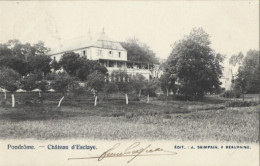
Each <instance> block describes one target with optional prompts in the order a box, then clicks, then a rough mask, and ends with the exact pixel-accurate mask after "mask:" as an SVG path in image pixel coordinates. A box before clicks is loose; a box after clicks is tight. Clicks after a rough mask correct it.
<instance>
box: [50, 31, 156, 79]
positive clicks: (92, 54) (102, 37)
mask: <svg viewBox="0 0 260 166" xmlns="http://www.w3.org/2000/svg"><path fill="white" fill-rule="evenodd" d="M66 52H75V53H78V54H79V55H80V56H85V57H86V58H87V59H89V60H97V61H98V62H99V63H100V64H101V65H103V66H105V67H106V68H107V70H108V74H109V75H110V74H111V73H112V72H113V71H114V70H125V71H126V72H127V73H128V74H129V75H135V74H137V73H139V74H142V75H143V76H144V77H145V78H146V79H148V80H149V79H150V78H154V77H158V75H160V73H158V72H159V70H158V69H157V68H158V67H157V68H156V67H155V66H156V65H155V64H151V63H148V62H140V61H129V60H127V51H126V50H125V49H124V48H123V47H122V46H121V44H120V43H119V42H118V41H115V40H113V39H111V38H109V37H107V36H106V34H105V32H104V30H103V32H102V33H100V34H98V35H97V37H93V36H92V35H91V34H90V33H89V34H88V36H87V37H80V38H76V39H74V40H70V41H67V42H66V43H63V44H61V45H60V46H59V47H57V48H55V49H53V50H51V51H50V52H49V53H48V54H49V55H50V56H51V57H52V58H53V59H56V60H57V61H59V60H60V58H61V57H62V55H63V54H64V53H66Z"/></svg>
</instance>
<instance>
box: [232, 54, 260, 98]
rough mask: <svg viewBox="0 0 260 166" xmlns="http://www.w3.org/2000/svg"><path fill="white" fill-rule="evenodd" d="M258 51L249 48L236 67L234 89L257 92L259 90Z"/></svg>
mask: <svg viewBox="0 0 260 166" xmlns="http://www.w3.org/2000/svg"><path fill="white" fill-rule="evenodd" d="M259 85H260V71H259V51H257V50H249V51H248V52H247V55H246V57H245V58H244V59H243V62H242V64H241V66H240V67H239V69H238V74H237V77H236V79H235V89H236V90H240V91H241V92H242V93H258V92H259V91H260V87H259Z"/></svg>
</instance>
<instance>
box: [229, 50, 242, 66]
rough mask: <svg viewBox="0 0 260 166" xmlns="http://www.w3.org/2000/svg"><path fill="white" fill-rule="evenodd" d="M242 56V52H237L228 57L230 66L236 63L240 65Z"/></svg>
mask: <svg viewBox="0 0 260 166" xmlns="http://www.w3.org/2000/svg"><path fill="white" fill-rule="evenodd" d="M243 57H244V55H243V53H242V52H239V53H238V54H237V55H232V56H231V57H230V58H229V64H231V65H232V66H236V65H237V64H238V65H240V64H241V62H242V59H243Z"/></svg>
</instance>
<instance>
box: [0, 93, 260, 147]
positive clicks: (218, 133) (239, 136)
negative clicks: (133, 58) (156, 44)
mask: <svg viewBox="0 0 260 166" xmlns="http://www.w3.org/2000/svg"><path fill="white" fill-rule="evenodd" d="M259 112H260V111H259V105H258V106H254V107H240V108H238V107H234V108H228V107H225V103H224V100H222V99H217V98H216V97H208V98H207V100H203V101H192V102H191V101H172V100H169V101H160V100H156V99H152V101H151V103H150V104H146V103H145V102H144V101H142V100H141V101H136V102H130V103H129V105H125V104H124V103H123V102H121V103H120V102H103V103H100V104H99V105H98V106H97V107H94V106H93V105H92V104H84V103H63V105H62V106H61V107H60V108H57V106H56V104H54V103H46V102H45V103H44V104H31V105H18V106H17V107H16V108H10V106H9V105H8V106H0V139H8V138H17V139H18V138H36V139H62V138H64V139H66V138H89V139H175V140H208V141H210V140H217V141H236V142H258V141H259V140H258V133H259Z"/></svg>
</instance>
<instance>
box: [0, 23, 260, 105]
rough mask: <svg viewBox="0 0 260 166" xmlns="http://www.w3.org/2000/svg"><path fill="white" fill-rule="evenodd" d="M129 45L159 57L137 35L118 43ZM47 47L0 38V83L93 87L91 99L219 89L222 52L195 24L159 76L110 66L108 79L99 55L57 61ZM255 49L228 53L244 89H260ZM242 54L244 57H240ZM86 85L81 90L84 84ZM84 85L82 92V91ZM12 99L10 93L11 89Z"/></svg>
mask: <svg viewBox="0 0 260 166" xmlns="http://www.w3.org/2000/svg"><path fill="white" fill-rule="evenodd" d="M122 45H123V47H124V48H125V49H126V50H127V51H128V59H130V60H134V61H144V62H150V63H157V62H158V59H157V58H156V57H155V54H154V53H153V51H152V50H150V49H149V47H148V46H147V45H145V44H143V43H141V42H139V41H138V40H136V39H129V40H128V41H126V42H123V43H122ZM48 51H49V48H47V47H45V46H44V43H43V42H38V43H36V44H33V45H31V44H29V43H26V44H22V43H21V42H20V41H18V40H10V41H8V42H7V43H5V44H0V65H1V67H0V87H1V88H4V89H7V90H8V91H10V92H11V93H12V94H13V92H15V91H16V90H17V89H18V88H22V89H25V90H32V89H35V88H39V89H40V90H42V91H46V90H47V89H50V88H53V89H55V91H57V92H61V93H62V94H63V97H62V98H61V100H60V102H59V106H60V104H61V102H62V100H63V99H64V97H65V94H66V93H67V92H70V91H73V90H74V91H78V92H80V91H81V89H84V88H85V90H86V89H87V90H88V91H90V90H91V91H92V92H93V93H94V95H95V105H96V104H97V98H98V95H99V94H100V93H103V94H110V93H113V92H115V91H120V92H122V93H124V94H125V99H126V104H128V94H129V93H130V92H134V93H136V94H137V95H138V96H140V94H144V95H146V96H147V102H149V97H150V95H152V94H155V93H156V92H158V91H161V90H162V91H164V93H165V94H166V95H167V96H168V95H169V94H170V93H173V94H178V95H180V96H182V97H183V98H184V99H200V98H202V97H203V96H204V95H205V94H207V93H219V92H220V91H221V81H220V78H221V77H222V75H223V73H222V71H223V66H222V62H223V61H224V58H225V56H223V55H221V54H220V53H216V52H215V51H214V50H213V49H212V48H211V41H210V36H209V35H208V34H207V33H206V32H205V31H204V30H203V29H202V28H194V29H193V30H192V31H191V32H190V34H189V35H187V36H184V38H183V39H182V40H180V41H178V42H176V43H174V45H172V50H171V53H170V55H169V57H168V59H167V60H166V62H165V63H163V64H161V69H162V70H163V71H164V72H163V75H162V76H161V77H160V78H159V79H158V80H157V79H152V80H150V81H148V80H145V79H144V77H143V76H142V75H139V74H137V75H134V76H129V75H128V74H127V72H126V71H123V70H119V71H114V72H113V73H112V74H111V76H110V77H111V78H113V79H111V81H108V80H109V77H108V74H107V69H106V67H104V66H102V65H101V64H100V63H98V62H97V61H92V60H88V59H87V58H86V57H84V56H80V55H79V54H76V53H74V52H67V53H65V54H63V55H62V57H61V59H60V60H59V61H56V60H55V59H51V58H50V57H49V56H47V55H46V53H47V52H48ZM258 58H259V52H258V51H255V50H250V51H249V52H248V53H247V55H246V57H244V56H243V55H242V54H241V53H240V54H238V55H234V56H232V57H231V58H230V64H233V65H237V64H239V70H238V73H237V75H236V76H235V77H234V78H233V80H232V82H234V84H233V85H234V88H235V89H238V90H240V91H242V92H243V93H246V92H247V93H255V92H259V68H258V66H259V61H258ZM242 59H243V60H242ZM83 91H84V90H83ZM83 91H82V92H83ZM12 98H13V100H14V96H13V95H12Z"/></svg>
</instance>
